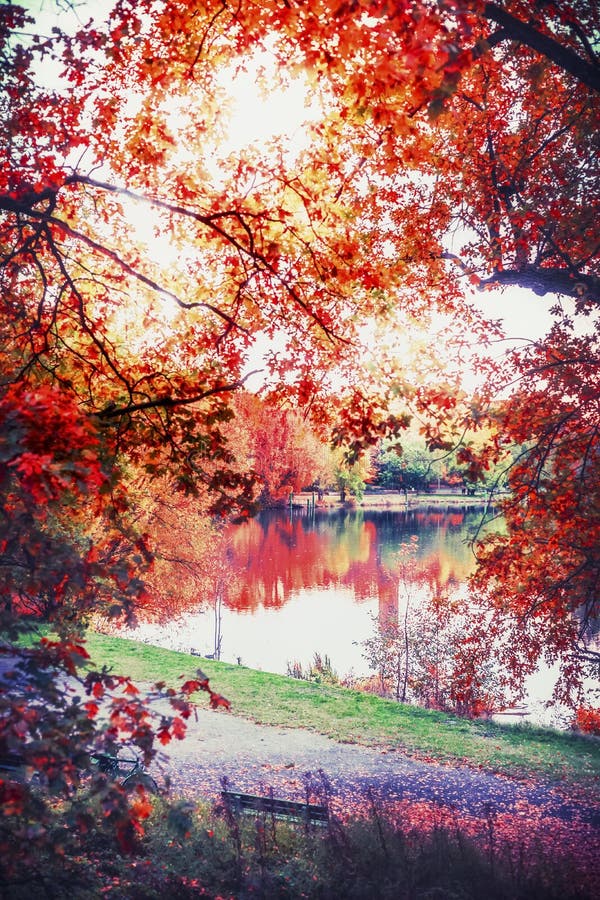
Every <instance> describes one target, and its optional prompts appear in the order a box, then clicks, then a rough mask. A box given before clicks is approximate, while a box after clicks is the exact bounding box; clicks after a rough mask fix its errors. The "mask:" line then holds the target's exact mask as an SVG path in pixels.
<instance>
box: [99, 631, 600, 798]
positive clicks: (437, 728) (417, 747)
mask: <svg viewBox="0 0 600 900" xmlns="http://www.w3.org/2000/svg"><path fill="white" fill-rule="evenodd" d="M87 646H88V650H89V652H90V654H91V657H92V660H93V662H94V665H95V666H96V667H98V668H100V667H102V666H104V665H105V666H108V667H112V670H113V671H114V672H115V674H117V673H119V674H127V675H130V676H131V677H132V678H133V679H134V680H135V681H138V682H156V681H165V682H166V683H167V684H168V685H170V686H173V687H174V686H176V685H177V684H178V682H179V680H180V678H181V677H186V678H189V677H190V676H192V675H194V673H195V672H196V669H197V668H198V667H199V666H200V667H201V668H202V670H203V671H204V672H205V673H206V675H207V676H208V677H209V678H210V681H211V686H212V688H213V690H215V691H217V692H218V693H220V694H223V695H224V696H225V697H227V698H228V699H229V701H230V702H231V711H232V713H233V714H234V715H238V716H243V717H245V718H248V719H252V720H253V721H255V722H260V723H263V724H270V725H284V726H287V727H291V728H306V729H310V730H312V731H316V732H319V733H320V734H324V735H328V736H329V737H331V738H333V739H335V740H338V741H344V742H349V743H360V744H365V745H368V746H377V747H380V748H381V749H382V750H387V751H389V752H394V751H400V752H405V753H409V754H411V755H415V756H419V757H420V758H427V759H432V760H438V761H440V762H444V763H448V764H455V765H457V764H464V765H471V766H477V767H479V768H483V769H486V770H488V771H493V772H500V773H503V774H505V775H510V776H512V777H517V778H527V777H533V778H543V779H544V780H551V781H556V782H560V783H561V784H563V785H564V787H565V788H568V789H570V790H572V789H573V788H576V789H578V790H579V791H585V792H586V793H588V794H589V795H590V798H591V797H592V796H595V795H598V794H600V741H599V740H597V739H595V738H589V737H582V736H578V735H575V734H569V733H563V732H559V731H555V730H553V729H548V728H536V727H531V726H529V725H499V724H496V723H494V722H490V721H487V720H475V721H472V720H469V719H462V718H459V717H457V716H453V715H450V714H447V713H442V712H438V711H435V710H426V709H421V708H419V707H414V706H407V705H403V704H399V703H396V702H394V701H391V700H384V699H382V698H380V697H375V696H373V695H370V694H363V693H360V692H358V691H353V690H349V689H347V688H341V687H331V686H326V685H319V684H314V683H311V682H307V681H299V680H297V679H293V678H289V677H286V676H283V675H273V674H269V673H267V672H259V671H256V670H254V669H248V668H246V667H245V666H234V665H230V664H228V663H222V662H214V661H212V660H207V659H203V658H199V657H196V656H191V655H189V654H187V653H177V652H175V651H172V650H165V649H163V648H160V647H152V646H150V645H148V644H141V643H138V642H136V641H130V640H124V639H122V638H115V637H108V636H106V635H101V634H96V633H90V634H89V635H88V638H87ZM194 699H197V701H198V704H199V705H207V703H208V698H207V697H206V695H204V694H203V693H201V694H199V695H198V696H197V698H194Z"/></svg>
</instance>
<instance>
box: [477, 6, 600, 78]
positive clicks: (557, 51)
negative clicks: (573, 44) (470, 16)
mask: <svg viewBox="0 0 600 900" xmlns="http://www.w3.org/2000/svg"><path fill="white" fill-rule="evenodd" d="M483 14H484V16H485V18H486V19H489V20H490V21H492V22H495V23H496V25H499V26H500V27H501V29H502V30H503V32H504V35H503V36H504V37H505V38H507V39H509V40H513V41H519V43H521V44H526V45H527V46H528V47H531V49H532V50H536V51H537V52H538V53H541V54H542V56H545V57H546V58H547V59H549V60H550V61H551V62H553V63H555V64H556V65H557V66H559V67H560V68H561V69H564V71H565V72H569V74H570V75H573V76H574V77H575V78H577V80H578V81H580V82H581V83H582V84H585V85H586V86H587V87H589V88H591V89H592V90H593V91H598V92H600V68H599V67H598V66H597V65H594V64H593V63H590V62H587V61H586V60H584V59H582V58H581V57H580V56H579V55H578V54H577V53H576V52H575V51H574V50H571V48H570V47H565V46H564V44H561V43H559V41H557V40H555V39H554V38H551V37H549V36H548V35H546V34H542V33H541V32H540V31H538V30H537V29H536V28H534V27H533V26H532V25H530V24H529V23H527V22H523V21H522V20H521V19H517V18H516V17H515V16H513V15H511V14H510V13H509V12H507V11H506V10H505V9H502V7H501V6H498V4H496V3H486V4H485V6H484V10H483Z"/></svg>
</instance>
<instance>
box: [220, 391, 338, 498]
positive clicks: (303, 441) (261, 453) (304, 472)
mask: <svg viewBox="0 0 600 900" xmlns="http://www.w3.org/2000/svg"><path fill="white" fill-rule="evenodd" d="M233 408H234V411H235V417H234V419H233V421H232V423H231V425H230V427H229V428H228V429H227V431H226V434H227V439H228V446H229V448H230V449H231V451H232V453H233V455H234V456H235V458H236V460H237V464H238V465H239V466H241V467H242V468H243V469H244V470H245V471H247V472H253V473H254V475H255V476H256V479H257V482H258V484H257V490H259V491H260V494H259V500H260V503H261V505H267V506H268V505H270V504H273V503H275V502H277V501H282V500H287V499H288V498H289V496H290V494H291V493H294V492H296V491H300V490H302V488H304V487H307V486H308V485H311V484H314V483H316V482H323V483H324V484H327V483H328V481H329V480H330V477H331V474H330V473H331V463H330V451H329V448H328V447H327V445H325V444H323V443H322V441H320V440H319V438H318V437H317V436H316V435H315V434H314V433H313V432H312V431H311V429H310V427H309V425H307V424H306V423H305V422H303V420H302V419H301V418H300V417H299V416H298V415H297V414H296V413H294V412H292V411H291V410H288V409H277V408H276V407H273V406H272V405H269V404H266V403H264V402H263V401H262V400H261V399H260V398H259V397H257V396H255V395H252V394H249V393H247V392H244V393H240V394H238V395H237V396H236V397H235V400H234V403H233Z"/></svg>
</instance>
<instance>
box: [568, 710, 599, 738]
mask: <svg viewBox="0 0 600 900" xmlns="http://www.w3.org/2000/svg"><path fill="white" fill-rule="evenodd" d="M573 725H574V727H575V728H579V729H580V730H581V731H585V733H586V734H595V735H596V736H597V737H600V707H593V706H580V707H579V709H578V710H577V712H576V713H575V719H574V721H573Z"/></svg>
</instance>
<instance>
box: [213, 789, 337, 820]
mask: <svg viewBox="0 0 600 900" xmlns="http://www.w3.org/2000/svg"><path fill="white" fill-rule="evenodd" d="M221 797H222V798H223V800H224V801H225V802H226V803H228V804H230V805H231V806H233V807H234V808H235V809H237V810H238V811H239V812H265V813H270V814H272V815H274V816H278V817H280V818H285V819H292V820H297V821H303V822H304V821H308V822H316V823H319V822H320V823H325V822H328V821H329V813H328V811H327V807H326V806H320V805H318V804H316V803H300V802H297V801H295V800H280V799H279V798H277V797H260V796H257V795H255V794H242V793H239V792H238V791H221Z"/></svg>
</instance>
